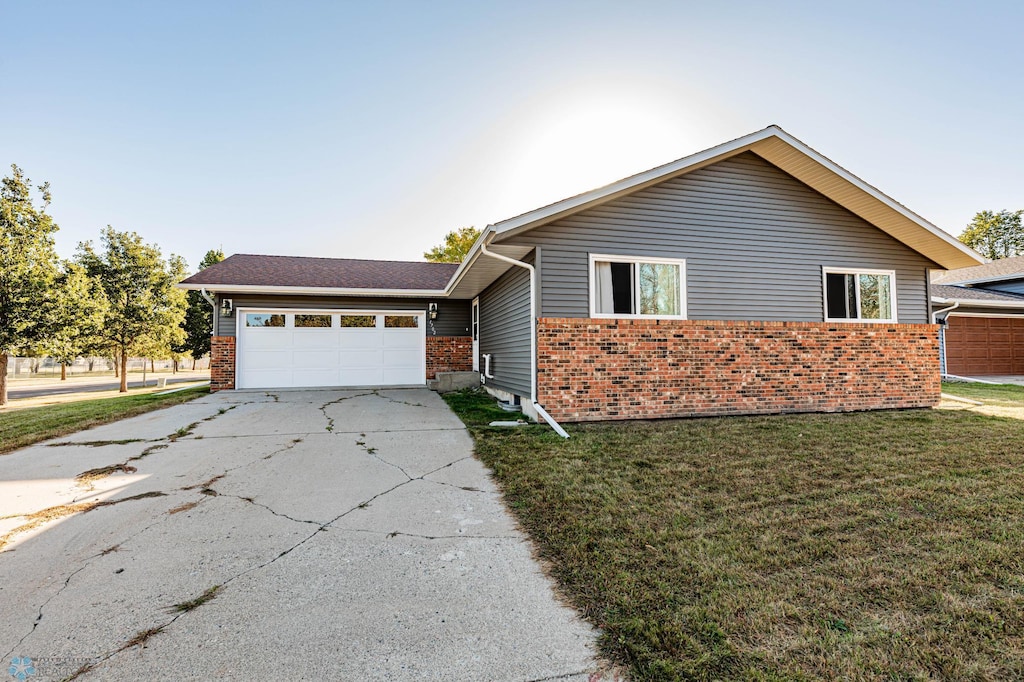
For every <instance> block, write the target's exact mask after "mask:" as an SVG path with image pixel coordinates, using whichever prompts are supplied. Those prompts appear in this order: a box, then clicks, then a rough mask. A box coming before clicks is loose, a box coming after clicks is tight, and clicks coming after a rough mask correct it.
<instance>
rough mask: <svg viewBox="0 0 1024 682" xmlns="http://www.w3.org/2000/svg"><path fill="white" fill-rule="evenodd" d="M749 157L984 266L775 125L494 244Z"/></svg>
mask: <svg viewBox="0 0 1024 682" xmlns="http://www.w3.org/2000/svg"><path fill="white" fill-rule="evenodd" d="M748 151H749V152H753V153H754V154H757V155H758V156H760V157H761V158H763V159H764V160H766V161H768V162H769V163H771V164H772V165H774V166H776V167H778V168H780V169H781V170H783V171H785V172H786V173H788V174H790V175H792V176H793V177H795V178H796V179H797V180H800V181H801V182H803V183H804V184H806V185H807V186H809V187H811V188H812V189H814V190H816V191H818V192H820V193H821V194H823V195H825V196H826V197H828V198H829V199H831V200H832V201H834V202H836V203H837V204H839V205H840V206H842V207H844V208H846V209H847V210H849V211H850V212H852V213H854V214H856V215H858V216H860V217H861V218H863V219H864V220H866V221H868V222H869V223H871V224H872V225H874V226H876V227H877V228H879V229H880V230H882V231H883V232H885V233H887V234H889V235H890V236H892V237H893V238H895V239H897V240H898V241H900V242H902V243H904V244H906V245H907V246H909V247H910V248H912V249H914V250H915V251H917V252H918V253H921V254H923V255H924V256H926V257H928V258H930V259H931V260H933V261H935V262H936V263H938V264H939V265H941V266H942V267H944V268H947V269H951V268H962V267H967V266H972V265H977V264H979V263H983V262H984V260H983V259H982V257H981V256H979V255H978V254H977V253H975V252H974V251H973V250H972V249H970V248H969V247H967V246H965V245H964V244H962V243H961V242H959V241H957V240H956V239H955V238H954V237H953V236H952V235H950V234H948V233H946V232H944V231H942V230H941V229H939V228H938V227H936V226H935V225H932V224H931V223H930V222H928V221H927V220H925V219H924V218H922V217H921V216H919V215H917V214H916V213H914V212H913V211H911V210H910V209H908V208H907V207H905V206H903V205H902V204H900V203H898V202H897V201H895V200H894V199H892V198H890V197H888V196H886V195H885V194H883V193H882V192H880V191H879V190H878V189H876V188H874V187H872V186H871V185H869V184H867V183H866V182H864V181H863V180H861V179H860V178H858V177H856V176H855V175H853V174H852V173H850V172H849V171H847V170H845V169H844V168H842V167H840V166H839V165H838V164H836V163H834V162H833V161H831V160H829V159H828V158H826V157H824V156H822V155H821V154H819V153H818V152H816V151H814V150H813V149H811V148H810V147H808V146H807V145H805V144H804V143H803V142H801V141H800V140H797V139H796V138H795V137H793V136H792V135H790V134H789V133H787V132H786V131H784V130H783V129H782V128H780V127H778V126H774V125H773V126H768V127H767V128H765V129H764V130H759V131H757V132H756V133H751V134H750V135H746V136H744V137H740V138H737V139H735V140H732V141H731V142H726V143H725V144H721V145H718V146H717V147H712V148H711V149H707V150H705V151H702V152H699V153H697V154H693V155H691V156H687V157H685V158H682V159H679V160H678V161H673V162H671V163H667V164H665V165H663V166H658V167H657V168H652V169H651V170H649V171H645V172H643V173H639V174H637V175H633V176H631V177H628V178H625V179H623V180H619V181H618V182H614V183H612V184H610V185H606V186H605V187H601V188H599V189H595V190H593V191H591V192H586V193H584V194H579V195H577V196H574V197H570V198H568V199H565V200H563V201H559V202H556V203H554V204H550V205H548V206H544V207H542V208H538V209H536V210H534V211H530V212H528V213H524V214H522V215H519V216H516V217H514V218H510V219H508V220H504V221H502V222H500V223H496V224H494V225H491V226H489V229H490V230H491V231H493V232H494V233H495V235H496V236H495V238H494V242H495V243H496V244H498V243H501V241H502V240H503V239H507V238H509V237H511V236H513V235H515V234H519V233H521V232H524V231H526V230H529V229H532V228H534V227H539V226H540V225H542V224H544V223H548V222H551V221H552V220H556V219H559V218H563V217H565V216H567V215H571V214H573V213H576V212H578V211H582V210H585V209H588V208H591V207H593V206H596V205H598V204H601V203H604V202H607V201H611V200H613V199H616V198H618V197H621V196H623V195H626V194H630V193H632V192H636V191H638V190H640V189H643V188H645V187H649V186H651V185H654V184H657V183H660V182H664V181H666V180H668V179H670V178H673V177H677V176H679V175H683V174H685V173H689V172H692V171H694V170H697V169H698V168H703V167H704V166H708V165H710V164H712V163H716V162H718V161H722V160H723V159H727V158H729V157H732V156H736V155H738V154H742V153H744V152H748ZM484 236H486V232H485V235H484Z"/></svg>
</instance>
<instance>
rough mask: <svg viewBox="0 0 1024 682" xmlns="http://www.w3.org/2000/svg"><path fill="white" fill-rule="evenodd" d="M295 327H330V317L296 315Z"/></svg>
mask: <svg viewBox="0 0 1024 682" xmlns="http://www.w3.org/2000/svg"><path fill="white" fill-rule="evenodd" d="M295 326H296V327H330V326H331V316H330V315H296V316H295Z"/></svg>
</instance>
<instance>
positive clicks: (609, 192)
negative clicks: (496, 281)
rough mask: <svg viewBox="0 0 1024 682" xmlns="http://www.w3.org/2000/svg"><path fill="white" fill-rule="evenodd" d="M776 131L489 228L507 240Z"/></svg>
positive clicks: (772, 132) (772, 130) (757, 134)
mask: <svg viewBox="0 0 1024 682" xmlns="http://www.w3.org/2000/svg"><path fill="white" fill-rule="evenodd" d="M779 132H782V130H781V129H780V128H778V127H777V126H769V127H767V128H765V129H764V130H758V131H757V132H755V133H751V134H749V135H744V136H743V137H740V138H737V139H735V140H732V141H731V142H725V143H723V144H720V145H718V146H716V147H712V148H710V149H705V150H704V151H702V152H697V153H696V154H691V155H690V156H686V157H683V158H681V159H679V160H677V161H672V162H670V163H666V164H664V165H661V166H658V167H657V168H652V169H650V170H647V171H644V172H642V173H637V174H636V175H631V176H629V177H628V178H624V179H622V180H619V181H618V182H613V183H611V184H610V185H605V186H604V187H599V188H597V189H594V190H591V191H589V192H584V193H583V194H577V195H576V196H574V197H569V198H568V199H563V200H562V201H557V202H555V203H553V204H549V205H547V206H543V207H541V208H538V209H535V210H533V211H530V212H528V213H523V214H522V215H519V216H516V217H515V218H509V219H508V220H503V221H501V222H500V223H495V224H494V225H493V226H491V227H493V229H494V231H495V232H496V233H497V234H498V236H499V237H507V236H510V235H509V234H508V233H510V232H513V231H515V232H521V231H524V230H526V229H529V228H530V227H532V226H534V224H536V223H539V222H543V221H545V220H548V219H550V218H551V217H553V216H557V215H559V214H561V213H567V212H570V211H575V210H579V209H581V208H584V207H586V206H588V205H589V204H592V203H595V202H598V201H602V200H605V199H608V198H610V197H614V196H615V195H618V194H621V193H626V192H629V191H632V190H634V189H636V188H638V187H642V186H644V185H648V184H652V183H655V182H658V181H659V180H661V179H662V178H664V177H666V176H670V175H674V174H676V173H680V172H682V171H684V170H686V169H687V168H690V167H692V166H696V165H698V164H701V163H706V162H708V161H711V160H712V159H716V158H717V157H719V156H726V155H733V154H737V153H739V152H741V151H744V148H746V147H749V146H751V145H752V144H754V143H755V142H759V141H761V140H763V139H765V138H767V137H771V136H772V135H776V134H777V133H779Z"/></svg>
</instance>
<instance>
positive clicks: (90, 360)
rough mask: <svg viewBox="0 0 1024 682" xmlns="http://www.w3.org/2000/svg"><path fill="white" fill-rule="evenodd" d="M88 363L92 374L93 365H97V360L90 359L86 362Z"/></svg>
mask: <svg viewBox="0 0 1024 682" xmlns="http://www.w3.org/2000/svg"><path fill="white" fill-rule="evenodd" d="M86 363H87V364H88V365H89V371H90V372H91V371H92V368H93V365H95V364H96V358H89V359H88V360H86Z"/></svg>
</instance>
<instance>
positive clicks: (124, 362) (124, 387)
mask: <svg viewBox="0 0 1024 682" xmlns="http://www.w3.org/2000/svg"><path fill="white" fill-rule="evenodd" d="M120 392H121V393H127V392H128V354H127V353H121V391H120Z"/></svg>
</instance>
